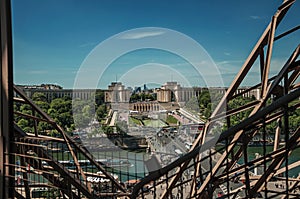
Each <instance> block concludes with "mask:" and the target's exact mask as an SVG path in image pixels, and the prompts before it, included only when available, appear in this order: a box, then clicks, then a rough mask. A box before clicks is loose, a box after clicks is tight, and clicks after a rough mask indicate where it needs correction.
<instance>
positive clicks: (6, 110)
mask: <svg viewBox="0 0 300 199" xmlns="http://www.w3.org/2000/svg"><path fill="white" fill-rule="evenodd" d="M0 23H1V24H0V26H1V28H0V31H1V39H0V44H1V70H0V76H1V85H0V198H1V199H2V198H13V197H14V179H11V178H8V177H6V176H9V175H14V168H11V167H8V166H5V164H7V163H11V162H13V161H14V157H12V156H9V154H10V153H11V152H13V151H14V147H13V146H12V145H11V144H10V141H11V140H12V139H13V114H12V112H13V102H12V99H13V92H12V88H13V67H12V62H13V61H12V60H13V58H12V27H11V4H10V1H9V0H1V1H0Z"/></svg>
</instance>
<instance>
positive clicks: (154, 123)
mask: <svg viewBox="0 0 300 199" xmlns="http://www.w3.org/2000/svg"><path fill="white" fill-rule="evenodd" d="M143 122H144V124H145V126H150V127H164V126H168V124H166V123H165V122H163V121H161V120H143Z"/></svg>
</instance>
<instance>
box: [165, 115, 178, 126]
mask: <svg viewBox="0 0 300 199" xmlns="http://www.w3.org/2000/svg"><path fill="white" fill-rule="evenodd" d="M166 122H167V123H168V124H177V122H178V120H177V119H176V118H175V117H173V116H172V115H168V117H167V121H166Z"/></svg>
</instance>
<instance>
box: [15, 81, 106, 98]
mask: <svg viewBox="0 0 300 199" xmlns="http://www.w3.org/2000/svg"><path fill="white" fill-rule="evenodd" d="M18 87H20V88H22V90H23V91H24V92H25V94H26V95H27V96H28V97H30V98H32V95H33V94H34V93H43V94H44V95H45V96H46V98H47V101H48V102H51V101H52V100H53V99H55V98H62V97H70V98H72V99H81V100H88V99H91V98H92V97H94V96H95V92H98V91H102V90H101V89H96V90H95V89H63V88H62V87H61V86H58V85H52V84H42V85H30V86H27V85H26V86H24V85H18Z"/></svg>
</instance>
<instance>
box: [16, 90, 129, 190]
mask: <svg viewBox="0 0 300 199" xmlns="http://www.w3.org/2000/svg"><path fill="white" fill-rule="evenodd" d="M14 90H15V91H16V93H17V94H18V95H19V96H20V97H21V99H23V100H24V101H25V102H26V103H27V104H29V105H30V106H32V108H33V109H34V110H35V111H36V112H37V113H38V114H39V115H40V116H41V119H39V118H36V116H30V118H31V119H37V120H41V121H46V122H48V123H49V124H51V125H52V126H53V128H54V129H56V130H57V131H58V132H60V134H61V135H62V139H63V142H64V143H66V144H67V146H68V149H69V151H70V152H71V155H72V157H73V159H74V162H75V165H76V167H77V169H78V171H80V173H81V175H82V176H83V178H84V179H86V177H85V174H84V173H85V172H83V171H82V168H81V167H80V164H79V163H78V159H77V157H76V155H75V153H74V149H73V147H75V149H76V150H77V151H78V152H81V153H82V154H83V155H84V156H85V157H86V158H87V159H88V160H89V161H90V162H91V163H92V164H93V165H95V166H96V168H97V169H99V170H100V171H101V172H102V173H103V174H104V175H105V176H106V177H107V179H109V180H111V181H112V182H113V183H114V185H115V186H116V187H117V188H118V189H119V190H121V191H122V192H124V193H126V192H127V190H126V189H125V188H124V186H123V185H121V184H120V183H119V182H118V181H117V180H116V179H115V178H114V177H113V176H112V175H110V174H109V173H108V172H107V171H106V170H105V169H104V167H103V166H101V165H100V164H99V163H98V162H97V161H96V160H95V158H94V157H93V156H92V155H91V154H90V152H89V151H88V150H87V149H85V148H84V147H82V146H81V145H80V144H79V143H77V142H76V141H74V140H73V139H72V138H71V137H70V136H69V135H67V134H66V133H65V132H64V130H63V129H62V128H61V127H60V126H59V125H57V124H56V123H55V122H54V121H53V120H52V119H51V118H50V117H49V116H48V115H47V114H46V113H44V112H43V111H42V110H41V108H39V107H38V106H36V105H35V104H34V103H33V101H32V100H31V99H30V98H28V97H27V96H26V94H25V93H24V92H23V91H22V90H21V89H19V88H18V87H17V86H14ZM19 115H20V114H19ZM23 116H25V117H27V115H26V114H23ZM37 138H43V136H40V135H39V136H37ZM48 138H49V137H48ZM53 139H56V138H53ZM71 145H72V146H73V147H72V146H71ZM89 191H91V190H90V189H89Z"/></svg>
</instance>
